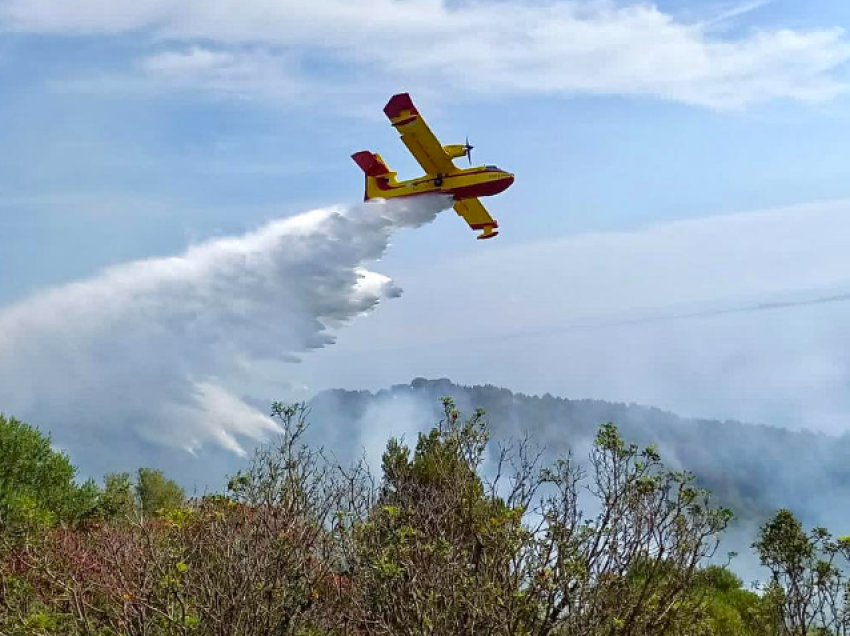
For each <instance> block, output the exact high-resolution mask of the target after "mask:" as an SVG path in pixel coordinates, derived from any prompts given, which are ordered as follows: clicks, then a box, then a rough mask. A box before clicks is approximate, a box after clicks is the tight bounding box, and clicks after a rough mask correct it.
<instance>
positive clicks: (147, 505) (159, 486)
mask: <svg viewBox="0 0 850 636" xmlns="http://www.w3.org/2000/svg"><path fill="white" fill-rule="evenodd" d="M118 487H123V483H121V484H118ZM136 497H137V498H138V502H139V507H140V509H141V511H142V513H143V514H144V515H146V516H154V515H158V514H160V513H161V512H168V511H171V510H174V509H177V508H180V507H181V506H182V505H183V504H184V502H185V501H186V494H185V493H184V492H183V489H182V488H181V487H180V486H179V485H178V484H177V482H175V481H173V480H171V479H168V478H166V476H165V475H164V474H163V472H162V471H161V470H154V469H152V468H140V469H139V472H138V477H137V481H136Z"/></svg>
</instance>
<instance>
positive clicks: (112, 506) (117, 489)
mask: <svg viewBox="0 0 850 636" xmlns="http://www.w3.org/2000/svg"><path fill="white" fill-rule="evenodd" d="M135 511H136V500H135V496H134V493H133V481H132V479H131V478H130V473H110V474H108V475H106V476H105V477H104V478H103V493H101V495H100V499H99V501H98V513H99V516H100V517H101V518H104V519H128V518H130V517H131V516H132V515H133V513H134V512H135Z"/></svg>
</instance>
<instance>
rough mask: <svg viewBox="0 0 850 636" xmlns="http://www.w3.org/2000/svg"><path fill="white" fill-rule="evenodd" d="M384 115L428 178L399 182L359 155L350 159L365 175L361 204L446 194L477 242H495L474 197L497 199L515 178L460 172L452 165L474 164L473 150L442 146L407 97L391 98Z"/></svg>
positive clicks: (489, 171) (377, 158)
mask: <svg viewBox="0 0 850 636" xmlns="http://www.w3.org/2000/svg"><path fill="white" fill-rule="evenodd" d="M384 113H386V115H387V117H389V119H390V122H392V125H393V126H394V127H395V128H396V129H397V130H398V131H399V133H401V140H402V141H403V142H404V145H405V146H407V148H408V150H410V152H411V153H412V154H413V156H414V157H415V159H416V161H418V162H419V165H420V166H422V169H423V170H425V172H426V174H425V176H423V177H419V178H418V179H411V180H410V181H398V180H397V179H396V173H395V172H393V171H391V170H390V169H389V167H388V166H387V164H386V163H385V162H384V160H383V159H382V158H381V155H379V154H376V153H372V152H369V151H368V150H363V151H361V152H357V153H354V154H353V155H351V158H352V159H354V161H355V162H357V165H358V166H360V167H361V168H362V169H363V172H365V173H366V196H365V199H366V201H368V200H369V199H379V198H380V199H392V198H396V197H412V196H417V195H420V194H448V195H450V196H451V197H452V198H453V199H454V202H455V203H454V209H455V212H457V213H458V214H459V215H460V216H462V217H463V218H464V220H465V221H466V222H467V223H468V224H469V227H471V228H472V229H473V230H476V231H477V230H481V234H479V235H478V238H479V239H488V238H493V237H494V236H496V235H497V234H498V232H497V231H496V228H497V227H499V224H498V223H497V222H496V219H494V218H493V217H491V216H490V214H489V213H488V212H487V210H486V209H485V208H484V206H483V205H481V201H479V200H478V197H486V196H491V195H494V194H499V193H500V192H504V191H505V190H507V189H508V188H509V187H510V186H511V184H512V183H513V182H514V175H512V174H511V173H510V172H505V171H504V170H500V169H499V168H497V167H496V166H481V167H479V168H467V169H464V170H462V169H460V168H458V167H457V166H455V164H454V162H453V161H452V159H457V158H458V157H464V156H465V157H467V158H468V159H469V163H470V165H471V164H472V155H471V154H470V153H471V151H472V146H470V145H469V139H467V140H466V144H463V145H461V144H456V145H450V146H443V145H441V144H440V142H439V141H438V140H437V137H436V136H434V133H433V132H431V129H430V128H428V124H426V123H425V120H424V119H422V116H421V115H420V114H419V111H418V110H416V107H415V106H414V105H413V101H412V100H411V99H410V95H408V94H407V93H400V94H399V95H394V96H393V97H392V98H391V99H390V101H389V102H387V105H386V106H385V107H384Z"/></svg>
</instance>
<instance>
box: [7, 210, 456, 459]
mask: <svg viewBox="0 0 850 636" xmlns="http://www.w3.org/2000/svg"><path fill="white" fill-rule="evenodd" d="M448 205H449V203H448V201H447V200H446V199H445V198H442V197H420V198H417V200H416V201H412V202H411V201H407V202H403V203H399V202H377V203H367V204H362V205H357V206H351V207H334V208H327V209H320V210H315V211H312V212H308V213H305V214H302V215H299V216H296V217H292V218H287V219H284V220H278V221H274V222H271V223H269V224H268V225H266V226H265V227H262V228H260V229H258V230H256V231H254V232H251V233H249V234H246V235H244V236H241V237H238V238H224V239H217V240H211V241H209V242H206V243H203V244H199V245H196V246H194V247H191V248H190V249H188V250H187V251H186V252H185V253H184V254H182V255H180V256H175V257H172V258H157V259H151V260H144V261H138V262H133V263H128V264H124V265H120V266H118V267H114V268H112V269H108V270H106V271H104V272H102V273H101V274H99V275H97V276H95V277H93V278H91V279H89V280H84V281H81V282H76V283H73V284H69V285H65V286H62V287H58V288H55V289H51V290H48V291H45V292H43V293H39V294H37V295H35V296H33V297H31V298H29V299H27V300H24V301H22V302H20V303H18V304H16V305H13V306H11V307H9V308H7V309H5V310H1V311H0V409H2V410H3V411H5V412H7V413H11V414H14V415H16V416H18V417H21V418H26V419H28V420H30V421H32V422H33V423H37V424H38V425H40V426H42V427H44V428H47V429H49V430H51V431H53V433H54V434H55V436H56V439H57V441H58V443H59V445H63V446H71V447H79V446H81V445H84V444H85V443H86V441H85V440H87V439H92V440H94V439H98V438H99V439H102V438H103V437H108V436H113V435H115V434H116V433H117V432H120V433H121V434H122V435H126V434H127V433H130V434H131V435H133V436H136V437H137V439H139V440H140V441H141V442H142V443H146V444H152V445H154V446H161V445H165V446H167V447H171V448H179V449H186V450H189V451H191V452H195V451H197V450H198V449H200V448H203V447H207V448H220V449H227V450H229V451H233V452H235V453H237V454H242V453H243V452H244V443H245V441H248V440H256V439H261V438H263V437H264V436H266V435H268V434H270V433H273V432H274V431H275V430H276V426H275V424H274V422H272V421H271V420H270V419H268V418H267V417H266V416H265V414H264V412H262V411H260V410H258V409H257V408H255V407H254V406H252V405H251V404H250V403H249V401H246V400H245V399H243V397H242V396H241V395H240V394H239V392H238V391H237V390H235V389H234V387H237V386H239V384H240V379H241V381H243V382H244V380H245V378H247V377H249V374H252V373H254V372H255V371H256V369H257V365H258V364H261V363H262V362H263V361H275V362H281V361H286V362H295V361H297V360H298V359H299V356H301V355H302V354H303V353H305V352H308V351H310V350H313V349H317V348H320V347H325V346H328V345H330V344H332V343H333V342H334V335H333V333H334V331H335V330H337V329H338V328H339V327H340V326H342V325H344V324H345V323H346V322H348V321H350V320H351V319H352V318H354V317H356V316H358V315H360V314H363V313H366V312H368V311H370V310H372V309H374V308H375V306H376V305H377V304H378V303H380V302H381V301H382V300H384V299H387V298H394V297H397V296H398V295H399V294H400V293H401V292H400V289H399V288H398V287H396V286H395V285H394V284H393V282H392V281H391V280H390V279H389V278H387V277H385V276H383V275H381V274H378V273H375V272H372V271H370V270H368V269H366V267H367V265H368V264H369V263H370V262H371V261H375V260H377V259H379V258H380V257H381V256H382V255H383V253H384V252H385V250H386V249H387V247H388V244H389V241H390V238H391V237H392V235H393V233H394V232H395V231H396V230H398V229H400V228H410V227H417V226H420V225H423V224H425V223H428V222H430V221H431V220H433V219H434V218H435V216H436V215H437V213H438V212H439V211H440V210H441V209H444V208H446V207H448ZM104 448H106V446H105V445H104Z"/></svg>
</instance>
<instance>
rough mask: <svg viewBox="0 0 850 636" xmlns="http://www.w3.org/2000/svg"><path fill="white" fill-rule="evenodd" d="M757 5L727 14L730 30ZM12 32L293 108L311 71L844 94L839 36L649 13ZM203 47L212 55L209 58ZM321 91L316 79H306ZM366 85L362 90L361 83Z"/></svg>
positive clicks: (290, 20)
mask: <svg viewBox="0 0 850 636" xmlns="http://www.w3.org/2000/svg"><path fill="white" fill-rule="evenodd" d="M757 6H758V3H756V5H755V6H754V4H753V3H746V4H741V5H736V6H735V7H733V8H731V9H729V8H727V9H724V10H723V11H720V12H719V15H718V16H716V19H719V20H723V21H729V20H732V19H734V18H735V17H737V16H739V15H741V14H743V13H746V12H748V11H751V10H753V9H754V8H756V7H757ZM0 21H1V23H2V25H3V26H4V27H5V28H6V29H12V30H16V31H22V32H31V33H61V34H78V35H80V34H85V35H97V34H105V33H109V34H116V33H137V34H138V33H141V34H144V35H146V36H150V46H151V47H152V49H154V51H153V52H152V54H151V56H150V57H148V58H147V59H146V60H144V61H143V62H142V63H141V69H142V71H143V72H142V73H141V74H140V76H139V77H137V79H143V80H144V79H146V80H148V81H149V80H150V79H151V77H156V78H158V79H160V80H162V81H166V82H169V83H170V85H171V86H177V85H184V86H189V87H198V88H208V89H211V90H216V91H220V92H225V93H229V94H241V95H249V94H261V95H262V94H267V92H264V91H265V89H266V83H267V82H269V81H270V82H271V84H272V85H275V84H277V85H281V82H283V80H282V79H281V78H282V77H283V78H288V79H286V82H292V84H288V83H286V82H284V83H283V85H282V89H281V90H280V91H278V92H277V93H276V96H277V97H279V98H280V97H285V96H286V95H287V94H289V92H291V93H293V94H295V95H297V94H298V90H297V88H298V82H297V81H293V78H294V77H295V76H296V75H295V74H289V73H286V74H281V71H280V69H281V68H284V67H289V68H291V69H294V70H297V69H298V65H299V64H300V63H301V62H302V60H303V58H304V56H305V55H306V56H307V57H309V56H321V57H322V58H323V59H324V60H326V61H327V62H330V63H332V64H336V65H337V66H338V67H339V68H341V69H348V70H349V71H351V70H353V71H356V72H353V73H348V74H345V73H343V74H342V75H341V76H336V75H335V76H334V79H333V82H332V83H335V84H339V83H342V84H346V83H347V84H354V83H357V82H364V81H365V82H369V81H385V82H388V81H393V82H395V83H398V82H400V81H401V80H404V83H405V85H407V86H411V85H414V86H424V87H427V86H433V85H434V84H435V82H439V83H440V86H441V87H442V88H444V89H445V88H449V89H451V90H452V91H453V92H455V93H457V94H461V95H463V94H469V93H497V94H505V93H511V94H513V93H533V94H554V95H572V94H576V93H583V94H627V95H641V96H651V97H657V98H663V99H669V100H675V101H680V102H686V103H690V104H696V105H701V106H707V107H711V108H720V109H728V108H740V107H743V106H746V105H748V104H752V103H756V102H762V101H767V100H772V99H777V98H779V99H792V100H802V101H823V100H828V99H831V98H833V97H835V96H836V95H838V94H841V93H843V92H845V91H846V89H847V81H846V77H845V75H844V73H843V65H844V64H845V63H846V62H847V61H848V59H850V41H848V39H847V37H846V35H845V33H844V31H843V30H842V29H840V28H823V29H817V30H810V31H800V30H791V29H765V30H755V31H752V32H749V33H747V34H744V35H737V36H734V35H729V34H722V33H717V32H716V30H715V29H713V28H712V24H716V20H711V19H707V20H703V21H700V22H687V21H683V20H681V19H679V18H677V17H676V16H674V15H672V14H670V13H666V12H664V11H662V10H660V9H658V8H657V7H655V6H653V5H650V4H644V3H634V2H628V3H617V2H610V1H598V2H596V1H590V0H588V1H578V0H563V1H560V2H556V1H549V2H543V3H539V2H533V3H532V2H523V1H522V0H506V1H504V2H499V3H495V4H494V3H484V2H475V1H473V2H463V3H460V4H451V5H450V4H448V3H446V2H445V1H444V0H406V1H403V2H402V1H399V0H363V1H361V2H356V3H352V2H348V1H344V0H314V1H308V0H290V1H288V2H278V1H276V0H203V1H201V0H183V1H178V0H152V1H150V2H146V3H143V4H142V5H139V4H138V3H135V2H131V1H130V0H74V1H68V0H8V1H7V2H6V3H5V4H4V5H3V6H2V7H0ZM202 42H203V43H206V44H205V47H206V48H202V47H201V46H200V44H199V43H202ZM307 75H309V76H310V80H311V81H310V82H307V84H308V85H310V86H311V88H315V90H321V89H322V88H323V87H322V85H321V76H320V75H321V74H317V73H309V74H308V73H307V71H306V69H305V68H304V67H303V66H302V67H301V68H300V73H299V74H298V76H299V78H300V79H301V80H302V81H305V82H306V80H305V77H306V76H307ZM355 77H356V78H358V79H354V78H355Z"/></svg>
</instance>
